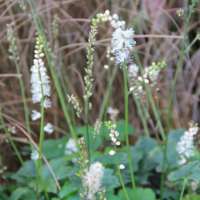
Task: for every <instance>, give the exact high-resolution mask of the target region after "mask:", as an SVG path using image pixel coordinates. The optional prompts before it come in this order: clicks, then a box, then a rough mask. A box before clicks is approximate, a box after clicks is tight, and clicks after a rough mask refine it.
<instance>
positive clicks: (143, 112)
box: [133, 95, 150, 137]
mask: <svg viewBox="0 0 200 200" xmlns="http://www.w3.org/2000/svg"><path fill="white" fill-rule="evenodd" d="M133 98H134V100H135V104H136V107H137V110H138V114H139V117H140V119H141V121H142V125H143V127H144V133H145V135H146V136H148V137H149V136H150V134H149V129H148V125H147V113H146V109H145V107H144V108H142V105H141V103H140V101H138V99H137V98H136V97H134V95H133Z"/></svg>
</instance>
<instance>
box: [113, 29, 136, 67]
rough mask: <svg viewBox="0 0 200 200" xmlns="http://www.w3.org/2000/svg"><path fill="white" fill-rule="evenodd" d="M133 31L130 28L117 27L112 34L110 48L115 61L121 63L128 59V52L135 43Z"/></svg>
mask: <svg viewBox="0 0 200 200" xmlns="http://www.w3.org/2000/svg"><path fill="white" fill-rule="evenodd" d="M133 35H134V31H133V29H132V28H130V29H122V28H117V29H116V30H115V31H114V32H113V34H112V40H111V49H112V53H113V54H114V55H115V59H116V62H117V63H118V64H121V63H123V62H125V61H128V60H129V59H130V53H131V50H132V49H133V46H134V45H135V40H134V39H133Z"/></svg>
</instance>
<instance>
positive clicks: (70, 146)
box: [65, 138, 78, 155]
mask: <svg viewBox="0 0 200 200" xmlns="http://www.w3.org/2000/svg"><path fill="white" fill-rule="evenodd" d="M77 151H78V148H77V145H76V141H75V140H74V139H72V138H70V139H69V140H68V142H67V143H66V146H65V155H70V154H72V153H76V152H77Z"/></svg>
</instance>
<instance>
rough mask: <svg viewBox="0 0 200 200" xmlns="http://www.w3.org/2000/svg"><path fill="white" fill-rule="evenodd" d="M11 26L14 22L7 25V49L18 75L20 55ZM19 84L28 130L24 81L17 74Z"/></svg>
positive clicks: (12, 26) (27, 110) (28, 128)
mask: <svg viewBox="0 0 200 200" xmlns="http://www.w3.org/2000/svg"><path fill="white" fill-rule="evenodd" d="M13 28H14V24H8V25H7V39H8V41H9V49H8V51H9V58H10V60H12V61H13V62H14V63H15V66H16V71H17V74H18V75H19V74H20V73H21V70H20V56H19V49H18V45H17V38H16V35H15V33H14V30H13ZM19 86H20V92H21V95H22V99H23V105H24V118H25V124H26V128H27V130H28V131H29V132H30V131H31V129H30V122H29V109H28V105H27V100H26V93H25V86H24V82H23V79H22V78H21V76H19Z"/></svg>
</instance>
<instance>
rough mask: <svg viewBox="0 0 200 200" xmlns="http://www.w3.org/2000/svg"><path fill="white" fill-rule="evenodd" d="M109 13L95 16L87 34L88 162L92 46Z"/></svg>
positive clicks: (86, 111) (86, 100)
mask: <svg viewBox="0 0 200 200" xmlns="http://www.w3.org/2000/svg"><path fill="white" fill-rule="evenodd" d="M109 17H110V12H109V11H108V10H107V11H105V13H99V14H97V15H96V16H95V17H94V18H93V19H92V23H91V30H90V33H89V38H88V46H87V63H86V64H87V65H86V68H85V76H84V83H85V92H84V101H85V122H86V133H87V134H86V141H87V148H88V156H89V160H90V157H91V152H90V136H89V131H88V124H89V119H88V115H89V109H90V107H91V102H90V98H91V96H92V93H93V81H94V78H93V65H94V52H95V49H94V46H95V42H96V35H97V29H98V26H99V24H101V23H102V22H106V21H108V20H109Z"/></svg>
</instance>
